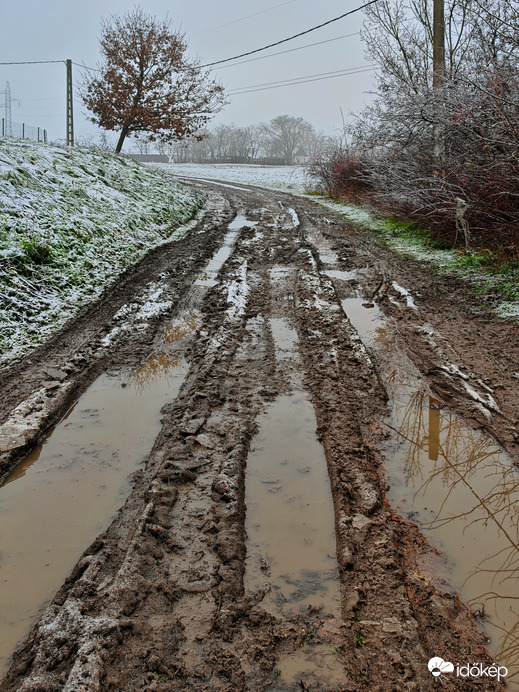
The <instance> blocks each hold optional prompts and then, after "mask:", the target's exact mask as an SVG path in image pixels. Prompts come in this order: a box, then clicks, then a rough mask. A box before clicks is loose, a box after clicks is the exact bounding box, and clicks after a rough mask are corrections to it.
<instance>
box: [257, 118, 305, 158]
mask: <svg viewBox="0 0 519 692" xmlns="http://www.w3.org/2000/svg"><path fill="white" fill-rule="evenodd" d="M262 130H263V132H264V134H265V138H266V140H267V144H266V146H267V148H268V150H269V152H270V153H271V154H272V155H274V156H280V157H282V158H284V159H285V162H286V163H287V164H289V165H291V164H292V163H293V162H294V156H295V154H296V153H297V152H298V151H299V150H300V149H303V150H306V148H307V145H308V142H309V140H310V139H311V138H312V137H314V136H315V130H314V128H313V126H312V125H311V124H310V123H309V122H307V121H306V120H304V119H303V118H295V117H293V116H290V115H278V116H277V117H276V118H273V119H272V120H271V121H270V122H269V123H267V124H264V125H262Z"/></svg>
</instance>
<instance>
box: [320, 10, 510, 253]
mask: <svg viewBox="0 0 519 692" xmlns="http://www.w3.org/2000/svg"><path fill="white" fill-rule="evenodd" d="M432 5H433V3H432V2H431V0H379V2H378V3H376V4H374V5H371V6H370V7H368V8H366V10H365V11H366V14H367V20H366V22H365V24H364V29H363V32H362V33H363V38H364V41H365V44H366V52H367V57H368V59H369V60H370V62H375V63H376V65H377V80H378V89H377V94H376V98H375V100H374V102H373V103H372V104H371V105H369V106H368V107H366V108H365V109H364V110H363V111H362V112H361V113H360V114H358V115H357V117H355V118H354V120H353V121H352V123H351V124H350V125H348V126H347V127H345V129H344V133H343V135H342V137H340V138H337V139H335V140H328V141H327V143H326V145H325V146H324V147H323V148H322V149H321V151H320V152H319V153H318V154H317V156H315V157H314V159H313V161H312V164H311V166H310V172H311V173H312V174H313V176H314V177H315V179H316V180H318V181H319V182H320V183H321V184H322V185H323V187H325V188H326V189H327V190H329V191H332V192H335V193H337V192H344V193H346V194H349V195H356V196H357V197H359V196H360V197H361V198H364V199H370V200H372V201H374V202H376V203H377V204H378V205H379V206H383V207H385V208H386V209H388V210H390V211H392V212H393V213H397V214H401V215H404V216H406V217H407V218H409V217H411V218H414V219H416V220H417V221H419V222H421V223H425V224H426V225H427V227H428V228H429V229H431V230H432V231H433V233H434V234H435V236H436V238H437V239H439V240H440V241H443V242H445V243H448V244H450V245H452V244H454V245H461V246H462V247H464V248H465V249H469V248H470V247H471V246H472V245H474V246H479V247H483V248H486V247H488V248H493V249H494V250H497V251H498V252H499V253H500V254H501V255H503V256H507V257H515V258H517V259H519V125H518V123H519V3H518V0H445V69H444V72H443V74H442V79H441V84H440V86H439V87H438V83H437V82H436V84H433V69H432V52H433V47H432V42H433V14H432Z"/></svg>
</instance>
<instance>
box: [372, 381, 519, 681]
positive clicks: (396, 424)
mask: <svg viewBox="0 0 519 692" xmlns="http://www.w3.org/2000/svg"><path fill="white" fill-rule="evenodd" d="M393 404H394V410H393V414H392V417H391V421H390V426H391V428H392V429H393V430H394V432H395V434H394V436H393V438H392V440H391V442H390V443H389V444H388V445H387V446H386V447H385V448H384V450H383V451H384V452H385V454H386V455H387V457H388V458H391V462H390V469H389V474H390V483H391V493H390V496H389V499H390V501H391V503H392V504H394V505H397V506H399V507H400V511H401V512H402V513H403V514H406V513H407V516H408V517H410V518H411V519H412V521H414V522H416V523H418V525H419V526H420V528H421V530H422V531H423V533H424V534H425V535H426V536H427V538H429V540H430V541H431V543H432V544H433V545H434V546H436V547H437V548H439V549H441V550H442V551H443V552H444V553H445V554H446V555H447V557H448V558H449V559H454V561H455V562H454V564H453V565H451V575H450V578H449V580H448V581H449V583H450V584H451V585H452V586H453V587H455V588H456V589H458V590H459V591H460V593H461V595H462V598H463V600H464V601H466V602H467V603H468V605H469V606H470V608H471V609H472V610H474V611H478V612H480V613H482V614H483V613H484V616H485V620H486V622H485V629H486V631H487V634H488V635H489V636H490V637H491V646H490V651H491V654H492V656H494V657H495V658H496V659H497V660H498V661H499V663H500V664H501V665H505V666H507V667H508V669H509V676H508V677H507V682H508V684H509V685H510V686H511V687H510V688H511V689H514V686H513V682H512V681H513V680H514V679H515V683H516V686H515V689H518V688H519V603H518V595H519V474H518V473H517V470H516V469H515V468H514V467H513V465H512V463H511V460H510V459H509V457H508V455H507V454H505V453H504V452H503V451H502V450H501V449H500V448H499V447H498V446H497V444H496V443H495V442H494V441H493V440H491V439H490V438H488V437H486V436H485V435H483V434H481V433H480V432H478V431H475V430H472V429H471V428H469V427H467V426H466V425H465V424H464V423H463V422H462V421H461V420H460V419H459V418H458V417H457V416H455V415H454V414H451V413H449V412H447V411H442V410H441V409H440V408H439V407H438V403H437V402H436V401H435V400H434V399H431V398H430V397H429V396H428V395H427V394H426V393H425V392H420V391H417V392H415V393H414V395H409V394H406V393H405V392H401V393H400V396H399V397H398V398H397V399H394V400H393Z"/></svg>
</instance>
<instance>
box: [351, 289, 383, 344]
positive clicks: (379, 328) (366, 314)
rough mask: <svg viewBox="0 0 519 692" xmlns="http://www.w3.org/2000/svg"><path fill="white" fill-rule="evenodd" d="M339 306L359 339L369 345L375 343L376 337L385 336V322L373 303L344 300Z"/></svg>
mask: <svg viewBox="0 0 519 692" xmlns="http://www.w3.org/2000/svg"><path fill="white" fill-rule="evenodd" d="M341 305H342V309H343V310H344V312H345V314H346V316H347V317H348V319H349V321H350V322H351V324H352V325H353V327H354V328H355V330H356V331H357V332H358V334H359V336H360V338H361V339H362V340H363V341H366V342H368V343H369V345H371V344H372V342H376V340H377V337H379V336H384V335H387V333H388V323H387V320H386V319H385V317H384V315H383V314H382V312H381V311H380V309H379V307H378V305H376V304H375V303H369V302H367V301H366V300H365V299H363V298H345V299H344V300H342V301H341Z"/></svg>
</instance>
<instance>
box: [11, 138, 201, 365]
mask: <svg viewBox="0 0 519 692" xmlns="http://www.w3.org/2000/svg"><path fill="white" fill-rule="evenodd" d="M197 209H198V202H197V199H196V197H195V196H194V195H193V193H192V192H189V191H188V190H187V188H184V186H182V185H179V184H177V183H175V182H174V181H173V180H172V179H171V178H169V177H168V176H165V175H163V174H161V173H160V172H157V171H155V170H152V169H150V168H145V167H144V166H141V165H139V164H137V163H135V162H134V161H131V160H129V159H125V158H123V157H116V156H114V155H111V154H105V153H102V152H97V151H92V150H89V149H77V148H76V149H72V148H67V149H65V148H60V147H56V146H51V145H44V144H42V143H36V142H29V141H21V140H13V139H0V364H1V363H5V362H6V361H7V360H9V359H11V358H12V357H13V356H15V355H16V354H19V353H21V352H23V351H25V350H27V348H28V347H30V345H31V344H32V343H34V342H38V341H40V340H41V338H42V337H43V336H46V335H48V334H50V333H52V332H53V331H55V330H56V329H57V328H58V327H59V326H61V325H62V324H63V323H64V322H65V321H66V320H67V319H69V318H70V317H71V316H73V315H74V314H75V313H76V312H77V311H78V310H79V308H80V307H81V306H82V305H84V304H85V303H87V302H89V301H91V300H92V298H94V297H95V296H96V295H98V294H99V293H100V292H101V291H102V290H103V288H104V287H106V286H107V285H108V284H109V283H110V282H111V281H113V279H114V278H115V277H116V276H117V275H118V274H120V273H121V272H122V271H123V270H124V269H125V268H126V267H128V266H129V265H130V264H132V263H134V262H136V261H137V260H138V259H139V258H140V257H142V256H143V255H144V254H145V253H146V252H147V251H148V250H150V249H151V248H152V247H154V246H157V245H158V244H160V243H163V242H164V241H166V240H171V239H174V238H175V237H176V236H179V237H180V236H181V235H182V234H183V231H182V229H179V230H177V231H175V229H177V228H178V226H179V225H181V224H182V223H184V222H185V221H187V220H188V219H189V218H191V217H192V216H193V215H194V214H195V212H196V211H197Z"/></svg>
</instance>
